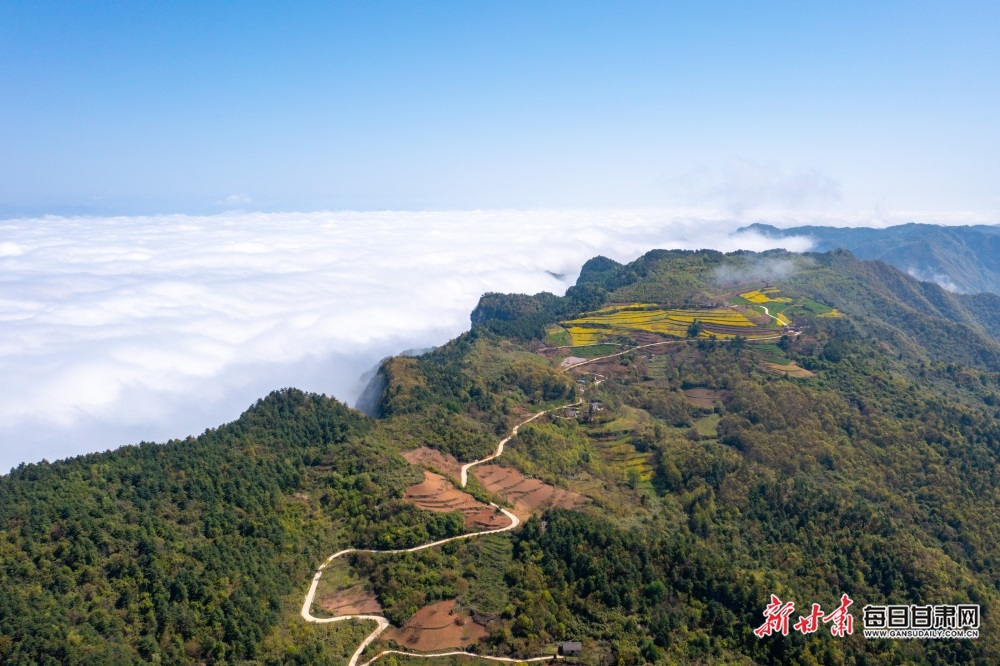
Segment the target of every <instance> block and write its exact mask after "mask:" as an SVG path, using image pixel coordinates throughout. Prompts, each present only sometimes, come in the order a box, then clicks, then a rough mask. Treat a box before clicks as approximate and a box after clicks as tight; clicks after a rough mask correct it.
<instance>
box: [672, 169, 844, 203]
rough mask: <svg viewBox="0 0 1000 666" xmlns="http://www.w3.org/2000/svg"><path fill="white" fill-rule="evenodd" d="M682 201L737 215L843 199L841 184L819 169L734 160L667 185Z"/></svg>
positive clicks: (680, 178) (696, 172) (690, 173)
mask: <svg viewBox="0 0 1000 666" xmlns="http://www.w3.org/2000/svg"><path fill="white" fill-rule="evenodd" d="M664 186H665V188H666V189H667V190H668V191H669V192H671V193H672V194H673V195H675V196H679V197H680V198H681V200H685V201H691V202H697V203H703V204H707V205H711V206H719V207H722V208H724V209H726V210H728V211H730V212H731V213H733V214H736V215H742V214H744V213H746V212H748V211H760V210H766V209H769V208H778V209H781V210H786V211H787V210H796V211H798V210H802V209H803V208H804V207H808V206H819V207H821V208H826V207H829V206H830V205H831V204H835V203H837V202H839V201H841V200H842V198H843V195H842V192H841V189H842V188H841V185H840V183H839V182H837V181H836V180H835V179H834V178H832V177H831V176H829V175H827V174H825V173H823V172H822V171H820V170H819V169H816V168H807V169H793V170H788V169H785V168H783V167H781V166H779V165H778V164H775V163H761V162H758V161H756V160H753V159H748V158H742V157H734V158H732V159H730V160H729V162H728V163H726V164H725V165H724V166H722V167H721V168H718V169H709V168H702V169H697V170H695V171H691V172H688V173H686V174H684V175H682V176H679V177H677V178H672V179H668V180H666V181H665V182H664Z"/></svg>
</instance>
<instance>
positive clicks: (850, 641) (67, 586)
mask: <svg viewBox="0 0 1000 666" xmlns="http://www.w3.org/2000/svg"><path fill="white" fill-rule="evenodd" d="M763 286H768V287H780V289H781V293H782V294H788V295H790V296H795V297H801V298H808V299H812V301H811V302H816V303H822V304H826V305H827V306H829V307H831V308H836V309H837V311H839V312H840V313H842V314H843V316H842V317H839V318H824V317H822V316H817V314H816V312H812V311H810V310H808V309H806V308H800V309H799V310H798V311H796V312H794V313H792V312H791V311H789V316H793V322H792V326H791V327H790V330H792V331H794V333H791V332H790V333H787V334H785V335H784V336H783V337H782V338H781V339H780V340H776V341H774V342H773V343H771V342H769V343H768V344H766V345H763V344H753V343H751V342H748V341H746V340H743V339H741V338H737V339H735V340H731V341H728V340H725V341H724V340H714V339H709V338H705V337H701V338H697V339H678V340H669V341H665V342H669V344H662V345H661V346H653V347H642V348H637V349H633V350H631V351H629V350H630V349H631V347H630V346H629V345H625V346H623V347H622V350H623V352H624V353H622V354H620V355H618V356H615V357H613V358H610V359H606V360H600V359H598V360H597V361H594V363H593V364H591V365H586V366H582V367H581V368H580V369H578V370H571V371H567V370H565V369H564V368H563V367H561V364H562V360H563V359H564V358H565V357H566V356H567V355H568V354H570V353H572V352H571V351H570V350H556V349H552V348H548V347H546V346H545V342H544V339H545V335H546V333H545V330H546V327H547V326H549V325H551V324H553V323H556V322H559V321H562V320H565V319H567V318H571V317H573V316H575V315H578V314H580V313H583V312H588V311H591V310H593V309H596V308H599V307H601V306H604V305H606V304H611V303H656V304H658V305H662V306H664V307H678V308H697V307H701V306H702V305H703V304H712V303H717V302H722V300H723V299H724V296H725V294H729V293H735V291H734V290H740V289H742V290H744V291H745V290H747V289H750V288H759V287H763ZM991 298H992V299H993V300H991ZM995 300H996V299H995V297H989V296H987V295H978V296H963V295H959V294H952V293H949V292H946V291H944V290H942V289H941V288H939V287H937V286H936V285H933V284H929V283H921V282H917V281H915V280H913V279H912V278H910V277H909V276H907V275H905V274H903V273H901V272H899V271H898V270H896V269H894V268H892V267H890V266H887V265H885V264H882V263H879V262H863V261H858V260H857V259H855V258H854V257H853V256H852V255H851V254H850V253H848V252H845V251H835V252H831V253H825V254H806V255H797V254H791V253H787V252H784V251H771V252H767V253H763V254H756V253H750V252H735V253H731V254H722V253H718V252H711V251H701V252H688V251H664V250H655V251H652V252H649V253H647V254H646V255H644V256H643V257H640V258H639V259H637V260H636V261H635V262H632V263H630V264H627V265H622V264H618V263H616V262H613V261H611V260H609V259H606V258H603V257H598V258H595V259H592V260H591V261H589V262H587V264H585V265H584V267H583V270H582V272H581V275H580V278H579V280H578V282H577V285H576V286H574V287H572V288H570V289H569V290H568V291H567V294H566V295H565V296H554V295H552V294H538V295H534V296H528V295H521V294H518V295H505V294H486V295H484V296H483V298H482V300H481V302H480V304H479V306H478V307H477V308H476V310H475V311H474V312H473V313H472V316H471V324H472V327H471V330H470V331H468V332H467V333H464V334H462V335H461V336H459V337H458V338H456V339H455V340H452V341H450V342H448V343H447V344H445V345H443V346H442V347H440V348H438V349H436V350H434V351H431V352H428V353H426V354H423V355H421V356H419V357H402V356H401V357H397V358H392V359H389V360H387V361H386V362H384V363H383V365H382V367H381V370H380V373H381V376H382V379H383V380H384V382H385V388H384V390H383V392H382V395H381V398H380V404H379V409H378V414H379V415H378V418H371V417H368V416H365V415H363V414H361V413H360V412H357V411H355V410H353V409H350V408H349V407H347V406H345V405H343V404H341V403H340V402H338V401H336V400H334V399H332V398H328V397H325V396H320V395H314V394H307V393H303V392H301V391H298V390H295V389H284V390H280V391H275V392H273V393H271V394H270V395H268V396H266V397H264V398H262V399H261V400H259V401H258V402H257V403H256V404H255V405H253V406H252V407H250V408H249V409H248V410H247V411H246V412H245V413H244V414H243V415H242V416H241V417H240V418H239V419H238V420H237V421H235V422H233V423H230V424H228V425H225V426H222V427H219V428H217V429H213V430H208V431H206V432H205V433H204V434H202V435H200V436H198V437H189V438H187V439H184V440H178V441H171V442H167V443H164V444H153V443H142V444H139V445H136V446H126V447H122V448H119V449H117V450H113V451H108V452H105V453H95V454H90V455H86V456H80V457H77V458H73V459H68V460H62V461H57V462H53V463H47V462H43V463H40V464H30V465H21V466H20V467H18V468H16V469H14V470H12V471H11V472H10V473H9V474H7V475H5V476H2V477H0V663H5V664H126V663H129V664H130V663H170V664H201V663H211V664H217V663H218V664H222V663H225V664H248V663H263V664H286V663H289V664H344V663H346V662H347V659H348V658H349V656H350V655H351V654H352V653H353V651H354V649H355V647H356V646H357V645H358V644H359V643H360V642H361V640H362V639H363V638H364V636H365V635H367V633H368V632H369V631H370V630H371V627H369V626H367V625H362V624H358V623H353V622H341V623H336V624H331V625H314V624H307V623H305V622H304V621H303V620H302V619H301V618H300V617H299V615H298V610H299V607H300V606H301V604H302V599H303V596H304V594H305V592H306V590H307V588H308V586H309V582H310V581H311V579H312V577H313V574H314V573H315V571H316V568H317V567H318V566H319V564H320V563H321V562H322V561H323V560H324V559H325V558H326V557H328V556H329V555H330V554H332V553H334V552H336V551H339V550H342V549H345V548H350V547H355V548H371V549H378V550H384V549H395V548H406V547H411V546H415V545H418V544H422V543H426V542H428V541H432V540H436V539H441V538H445V537H449V536H454V535H456V534H459V533H462V532H463V531H464V530H465V529H466V528H465V527H464V526H463V523H462V520H461V515H460V514H458V513H454V512H453V513H446V512H432V511H429V510H426V509H420V508H417V506H416V505H415V504H414V503H412V502H410V501H407V499H406V497H405V493H406V490H407V488H408V487H410V486H412V485H414V484H416V483H418V482H420V481H421V479H422V478H423V470H422V469H421V468H420V467H419V466H417V465H414V464H411V463H409V462H407V460H406V459H404V457H403V456H402V455H401V454H403V453H406V452H408V451H411V450H413V449H416V448H418V447H426V448H429V449H431V450H434V451H436V452H438V453H439V454H440V455H441V456H442V459H445V458H444V456H454V458H455V459H457V461H461V462H466V461H472V460H475V459H478V458H481V457H483V456H486V455H489V454H490V453H492V452H493V450H494V448H495V447H496V444H497V441H498V440H499V439H500V438H502V437H505V436H506V435H507V434H508V433H509V432H510V429H511V428H512V426H513V425H515V424H516V423H519V422H521V421H523V420H524V419H525V418H526V416H527V415H530V414H534V413H536V412H538V411H540V410H543V409H546V410H547V409H553V410H555V411H553V412H551V414H550V415H547V416H546V417H544V418H540V419H537V420H536V421H533V422H532V423H531V424H530V425H526V426H523V427H522V428H521V429H520V431H519V433H518V436H517V437H515V438H514V439H513V440H511V442H509V444H508V445H507V450H506V451H505V453H504V456H503V458H501V459H499V460H498V461H497V463H498V464H500V465H501V466H505V467H509V468H512V469H514V470H517V471H518V473H520V474H521V475H523V476H524V477H526V478H530V479H533V480H537V481H539V482H542V483H545V484H548V485H550V486H554V487H556V488H558V489H561V490H565V491H567V492H572V493H575V494H576V496H579V497H580V498H581V501H580V502H579V505H578V506H576V507H575V508H542V509H539V510H537V511H534V512H533V515H532V516H531V517H530V518H529V519H527V520H526V521H525V523H524V525H523V526H522V527H521V528H519V529H517V530H515V531H513V532H509V533H505V534H498V535H492V536H489V537H483V538H480V539H467V540H464V541H458V542H452V543H450V544H447V545H445V546H442V547H439V548H434V549H428V550H425V551H420V552H419V553H411V554H406V555H401V556H389V555H379V554H356V555H353V556H351V557H350V558H349V560H348V561H345V563H344V565H343V566H344V567H346V568H347V569H349V575H350V578H351V580H352V581H359V584H360V585H362V586H363V587H364V588H365V589H366V590H368V591H370V592H371V594H373V595H374V597H375V598H377V599H378V601H379V603H380V604H381V607H382V608H383V610H384V614H385V616H386V617H387V618H388V619H389V620H390V621H391V622H392V623H393V624H394V625H396V626H401V625H403V624H404V623H406V622H407V621H408V620H409V619H410V618H412V617H413V616H414V614H415V613H417V611H418V610H419V609H420V608H422V607H424V606H426V605H428V604H430V603H433V602H437V601H441V600H449V599H455V600H457V601H456V603H457V604H458V607H460V608H462V609H464V610H465V611H467V612H468V613H469V614H470V615H471V616H472V617H474V618H476V621H477V622H480V623H481V624H482V626H483V627H485V631H484V634H485V635H484V637H482V638H480V639H479V640H478V641H477V642H476V643H475V644H474V645H473V646H472V647H471V648H470V649H472V650H473V651H475V652H477V653H479V654H488V655H497V656H510V657H515V658H527V657H533V656H538V655H540V654H551V651H552V650H553V648H554V644H555V643H556V642H558V641H563V640H578V641H581V642H582V643H583V644H584V653H583V655H582V656H580V657H579V658H576V661H578V662H580V663H586V664H594V665H595V666H596V665H597V664H601V665H605V664H621V665H628V666H632V665H641V664H647V663H649V664H691V663H703V664H714V663H728V664H751V663H765V664H766V663H773V664H785V663H793V664H824V665H834V664H845V665H861V664H873V665H874V664H879V665H881V664H886V665H888V664H911V663H922V664H952V663H966V664H991V663H996V662H997V660H998V655H1000V615H998V611H1000V605H998V604H1000V421H998V419H1000V342H998V336H1000V309H998V308H996V307H993V305H994V301H995ZM650 340H651V339H650V338H640V337H637V338H636V339H634V340H631V341H629V344H630V345H631V346H634V347H639V345H640V344H644V345H649V344H651V343H650ZM775 366H778V367H779V368H780V367H793V366H794V367H796V368H800V369H801V370H802V371H804V372H802V374H801V375H800V376H791V375H790V374H787V373H783V372H781V371H776V370H775ZM598 375H599V376H598ZM699 391H700V393H699ZM692 396H694V397H692ZM705 396H707V398H706V397H705ZM576 401H582V403H583V404H582V406H581V407H579V409H578V410H576V411H575V412H573V413H572V414H571V413H570V412H568V411H565V410H562V407H563V406H564V405H567V404H569V403H574V402H576ZM560 410H562V411H560ZM435 469H436V468H435ZM431 471H433V470H431ZM438 471H440V470H438ZM468 491H469V493H471V494H472V495H473V496H475V497H476V498H478V499H480V500H483V501H492V502H496V503H497V504H499V505H501V506H506V507H510V508H515V502H514V501H513V500H512V499H511V498H510V497H505V496H504V495H503V494H502V493H499V492H497V491H495V490H490V488H488V487H487V486H486V485H485V484H483V483H481V482H480V481H479V480H477V478H475V476H472V477H470V484H469V487H468ZM345 576H347V574H345ZM844 593H846V594H848V595H850V596H851V598H852V599H853V600H854V601H855V604H856V605H855V606H854V607H853V609H852V610H853V611H854V612H855V618H856V620H855V621H856V627H857V628H856V629H855V632H854V634H853V635H852V636H847V637H834V636H832V635H831V634H830V632H829V631H828V630H826V629H821V630H820V631H818V632H816V633H815V634H811V635H808V636H806V635H802V634H800V633H798V632H793V633H790V634H789V635H788V636H782V635H780V634H779V635H774V636H768V637H764V638H758V637H757V636H756V635H754V633H753V630H754V629H755V628H756V627H757V626H759V625H760V624H761V623H762V622H763V620H764V617H763V615H762V612H763V610H764V607H765V606H766V605H767V603H768V599H769V597H770V595H772V594H775V595H778V596H780V597H781V598H782V599H789V600H794V601H795V602H796V609H797V613H798V612H800V611H801V612H802V613H805V611H806V609H807V608H808V605H809V604H810V603H813V602H815V603H820V604H822V605H823V607H824V608H825V609H826V608H833V607H835V606H836V604H837V603H838V601H839V599H840V597H841V595H842V594H844ZM883 603H891V604H937V603H941V604H945V603H947V604H959V603H969V604H979V605H980V607H981V610H982V624H981V630H980V638H978V639H974V640H973V639H961V640H887V639H878V640H876V639H866V638H864V636H862V635H861V631H860V616H861V608H862V607H863V606H864V605H866V604H883ZM393 645H394V644H393V643H392V642H391V641H388V640H386V641H376V642H375V643H374V644H372V645H371V646H369V648H368V649H367V650H366V652H365V658H371V657H374V656H375V655H376V654H377V653H378V652H379V651H380V650H382V649H386V648H387V647H392V646H393ZM442 662H453V663H470V662H469V660H459V659H455V660H450V659H439V660H419V661H418V660H414V659H407V658H406V657H404V656H391V657H386V658H384V659H383V660H382V661H381V662H378V663H381V664H393V663H395V664H396V665H397V666H398V665H402V664H409V663H424V664H437V663H442ZM480 663H487V662H480Z"/></svg>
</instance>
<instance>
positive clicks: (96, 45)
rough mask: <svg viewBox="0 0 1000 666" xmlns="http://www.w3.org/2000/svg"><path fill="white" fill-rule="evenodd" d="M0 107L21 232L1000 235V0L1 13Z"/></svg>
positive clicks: (1, 206) (1, 181) (2, 196)
mask: <svg viewBox="0 0 1000 666" xmlns="http://www.w3.org/2000/svg"><path fill="white" fill-rule="evenodd" d="M0 100H2V103H0V214H6V215H8V216H10V215H12V214H18V213H20V214H38V213H43V212H56V213H59V212H67V211H69V212H72V211H80V212H85V211H91V212H95V213H98V214H105V213H170V212H196V213H204V212H212V211H215V210H222V209H227V208H234V207H238V208H245V209H260V210H315V209H414V210H421V209H456V208H457V209H461V208H539V207H554V208H566V207H572V208H608V207H612V208H614V207H618V208H620V207H671V206H703V207H704V206H707V207H716V208H720V207H721V208H727V207H728V208H731V209H735V210H745V209H748V208H749V209H753V208H756V207H770V208H779V209H780V208H784V209H792V210H795V209H799V208H801V209H810V210H811V209H821V210H832V211H836V210H848V211H857V210H876V209H878V210H892V211H907V210H917V211H931V212H934V211H942V212H946V211H974V212H977V213H980V214H983V215H987V216H988V215H994V216H995V217H1000V215H997V214H998V213H1000V187H998V184H1000V159H998V155H1000V130H998V127H1000V123H998V122H997V118H1000V3H996V2H983V3H975V2H961V3H954V2H947V3H946V2H940V3H921V2H900V3H888V2H885V3H870V2H858V3H802V2H788V3H781V2H760V3H750V2H737V3H718V2H715V3H701V2H698V3H696V2H688V3H581V2H567V3H556V2H547V3H518V2H503V3H501V2H494V3H485V2H455V3H447V2H435V3H414V2H407V3H353V4H335V3H315V4H311V3H268V4H263V3H261V4H252V3H245V2H241V3H222V2H219V3H182V2H170V3H156V4H154V3H133V2H128V3H124V2H122V3H119V2H102V3H82V2H80V3H58V2H44V3H35V2H30V3H29V2H8V3H3V4H2V5H0ZM997 221H1000V220H997Z"/></svg>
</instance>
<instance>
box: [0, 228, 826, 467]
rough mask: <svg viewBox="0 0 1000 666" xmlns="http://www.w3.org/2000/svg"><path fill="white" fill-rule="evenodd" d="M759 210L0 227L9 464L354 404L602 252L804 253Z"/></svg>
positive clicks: (1, 425) (0, 360) (1, 383)
mask: <svg viewBox="0 0 1000 666" xmlns="http://www.w3.org/2000/svg"><path fill="white" fill-rule="evenodd" d="M755 219H757V218H755ZM744 222H745V221H738V220H732V219H730V218H728V217H726V216H725V215H718V214H711V213H706V212H704V211H700V212H699V211H694V212H686V213H683V212H682V213H662V212H659V213H657V212H629V211H625V212H622V211H611V212H601V213H596V212H581V213H577V212H566V211H534V212H524V211H487V212H483V211H457V212H444V213H440V212H420V213H398V212H372V213H355V212H338V213H309V214H298V213H281V214H244V213H240V214H235V213H233V214H222V215H215V216H207V217H190V216H160V217H134V218H123V217H118V218H52V217H49V218H41V219H24V220H6V221H0V238H4V239H5V240H4V242H3V243H2V244H0V284H2V286H3V288H2V290H0V321H2V322H3V328H4V335H3V337H2V338H0V442H2V446H0V469H2V470H6V469H9V467H11V466H12V465H16V464H17V463H19V462H21V461H35V460H40V459H41V458H43V457H46V458H48V459H50V460H51V459H55V458H59V457H65V456H67V455H73V454H78V453H84V452H87V451H94V450H104V449H107V448H114V447H116V446H119V445H121V444H125V443H130V442H136V441H139V440H142V439H145V440H147V441H153V440H155V441H162V440H165V439H167V438H169V437H183V436H186V435H188V434H197V433H199V432H201V431H202V430H204V429H205V428H206V427H212V426H215V425H218V424H220V423H223V422H226V421H228V420H231V419H233V418H235V417H236V416H237V415H238V414H239V413H240V412H241V411H242V410H243V409H245V408H246V407H247V406H248V405H249V404H251V403H252V402H253V401H254V400H255V399H256V398H258V397H260V396H262V395H264V394H266V393H267V392H268V391H270V390H273V389H276V388H281V387H283V386H298V387H300V388H303V389H307V390H314V391H322V392H325V393H328V394H332V395H335V396H337V397H338V398H341V399H344V400H347V401H353V400H354V398H355V397H356V396H357V395H358V393H359V392H360V389H361V387H360V386H359V385H358V378H359V376H360V375H361V374H362V372H364V371H365V370H367V369H369V368H370V367H371V366H372V365H373V364H374V363H376V362H377V361H378V359H380V358H382V357H383V356H385V355H388V354H392V353H398V352H400V351H401V350H404V349H411V348H421V347H428V346H433V345H437V344H441V343H442V342H444V341H446V340H448V339H450V338H451V337H453V336H455V335H456V334H458V333H460V332H461V331H463V330H466V329H467V328H468V325H469V313H470V311H471V310H472V308H473V307H475V305H476V302H477V301H478V299H479V296H480V295H481V294H482V293H483V292H485V291H508V292H509V291H517V292H528V293H535V292H538V291H541V290H548V291H552V292H556V293H562V292H563V291H564V290H565V288H566V287H567V286H568V285H569V284H572V283H573V281H575V277H576V275H577V273H578V272H579V269H580V266H581V265H582V264H583V262H584V261H586V260H587V259H589V258H590V257H592V256H594V255H597V254H604V255H606V256H609V257H612V258H614V259H618V260H621V261H627V260H631V259H634V258H635V257H637V256H638V255H640V254H642V253H644V252H646V251H647V250H650V249H652V248H656V247H660V248H701V247H713V248H717V249H721V250H734V249H738V248H744V249H755V250H763V249H767V248H770V247H774V246H775V245H776V244H780V245H782V246H784V247H787V248H788V249H794V250H803V249H806V248H807V247H808V244H809V242H808V241H807V240H805V239H784V240H782V241H773V240H769V239H765V238H762V237H760V236H756V235H753V234H749V235H748V234H740V235H739V236H738V237H737V236H732V235H731V232H732V231H733V230H734V229H735V228H736V227H737V226H739V224H741V223H744ZM549 271H551V273H550V272H549ZM553 273H554V274H557V275H565V278H564V279H563V280H560V279H558V278H557V277H555V276H554V275H552V274H553Z"/></svg>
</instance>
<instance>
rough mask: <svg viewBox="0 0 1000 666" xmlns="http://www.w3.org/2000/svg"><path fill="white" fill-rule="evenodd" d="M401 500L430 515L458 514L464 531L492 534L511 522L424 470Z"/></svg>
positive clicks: (498, 512) (496, 510)
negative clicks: (463, 515)
mask: <svg viewBox="0 0 1000 666" xmlns="http://www.w3.org/2000/svg"><path fill="white" fill-rule="evenodd" d="M403 499H405V500H407V501H409V502H413V503H414V504H416V505H417V506H418V507H420V508H421V509H428V510H430V511H440V512H442V513H447V512H449V511H461V512H462V513H464V514H465V527H466V528H467V529H475V530H495V529H500V528H501V527H506V526H507V525H509V524H510V519H509V518H508V517H507V516H505V515H503V514H502V513H500V511H499V510H498V509H494V508H493V507H491V506H490V505H488V504H483V503H482V502H480V501H479V500H477V499H476V498H474V497H473V496H472V495H470V494H469V493H466V492H463V491H461V490H459V489H458V488H456V487H455V486H454V485H452V483H451V482H450V481H449V480H448V479H446V478H445V477H443V476H441V475H440V474H435V473H433V472H428V471H427V470H424V480H423V482H422V483H418V484H416V485H413V486H410V487H409V488H407V489H406V494H405V495H403Z"/></svg>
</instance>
